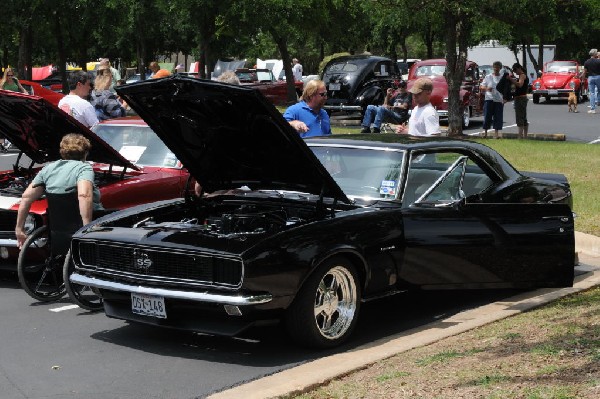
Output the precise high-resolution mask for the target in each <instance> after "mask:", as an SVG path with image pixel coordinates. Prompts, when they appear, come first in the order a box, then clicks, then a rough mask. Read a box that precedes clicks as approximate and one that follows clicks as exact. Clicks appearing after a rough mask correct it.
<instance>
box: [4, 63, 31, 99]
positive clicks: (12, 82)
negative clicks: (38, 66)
mask: <svg viewBox="0 0 600 399" xmlns="http://www.w3.org/2000/svg"><path fill="white" fill-rule="evenodd" d="M0 87H1V88H2V90H10V91H18V92H21V93H25V94H28V93H27V90H25V89H24V88H23V86H21V83H19V81H18V80H17V78H15V73H14V72H13V70H12V68H6V69H5V70H4V76H3V77H2V80H0Z"/></svg>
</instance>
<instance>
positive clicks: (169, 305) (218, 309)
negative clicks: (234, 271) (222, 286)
mask: <svg viewBox="0 0 600 399" xmlns="http://www.w3.org/2000/svg"><path fill="white" fill-rule="evenodd" d="M70 280H71V281H72V282H74V283H77V284H82V285H88V286H91V287H95V288H97V289H98V290H99V292H100V295H101V296H102V299H103V301H104V313H105V314H106V316H108V317H111V318H114V319H120V320H127V321H131V322H136V323H142V324H149V325H154V326H158V327H165V328H175V329H180V330H187V331H196V332H201V333H204V334H212V335H222V336H236V335H239V334H241V333H242V332H243V331H245V330H247V329H249V328H251V327H254V326H259V325H270V324H273V323H276V322H278V320H279V319H280V317H281V310H282V308H281V303H279V302H278V301H277V300H273V301H272V299H273V298H272V296H271V295H270V294H257V295H240V294H215V293H209V292H197V291H196V292H190V291H178V290H175V289H163V288H153V287H144V286H138V285H131V284H123V283H117V282H112V281H107V280H101V279H98V278H94V277H88V276H84V275H81V274H79V273H77V272H76V273H73V274H72V275H71V277H70ZM132 292H133V293H138V294H146V295H158V296H162V297H163V298H164V305H165V313H166V317H165V318H159V317H153V316H148V315H141V314H138V313H134V312H133V311H132V305H131V303H132V302H131V301H132V299H131V293H132ZM271 301H272V302H271ZM270 306H274V307H275V308H276V309H272V308H271V309H269V307H270ZM265 307H266V309H265Z"/></svg>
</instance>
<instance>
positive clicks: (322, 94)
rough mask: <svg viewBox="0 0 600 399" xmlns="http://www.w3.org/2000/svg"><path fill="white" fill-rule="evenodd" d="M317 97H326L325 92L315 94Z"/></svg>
mask: <svg viewBox="0 0 600 399" xmlns="http://www.w3.org/2000/svg"><path fill="white" fill-rule="evenodd" d="M317 94H318V95H320V96H321V97H327V92H326V91H324V92H323V93H317Z"/></svg>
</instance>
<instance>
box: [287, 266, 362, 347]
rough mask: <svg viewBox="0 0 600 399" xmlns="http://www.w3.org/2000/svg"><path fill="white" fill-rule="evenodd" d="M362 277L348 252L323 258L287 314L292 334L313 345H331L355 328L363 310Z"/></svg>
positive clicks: (334, 344) (344, 337) (298, 340)
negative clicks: (345, 255) (347, 256)
mask: <svg viewBox="0 0 600 399" xmlns="http://www.w3.org/2000/svg"><path fill="white" fill-rule="evenodd" d="M360 281H361V280H360V278H359V276H358V272H357V269H356V266H355V265H354V264H353V263H352V262H350V261H349V260H348V259H347V258H346V257H344V256H334V257H331V258H329V259H327V260H326V261H325V262H323V263H322V264H321V265H320V266H319V267H318V268H317V269H316V270H314V271H313V272H312V273H311V275H310V276H309V277H308V279H307V280H306V281H305V282H304V284H303V286H302V288H301V289H300V291H299V292H298V294H297V295H296V298H295V299H294V301H293V302H292V304H291V305H290V307H289V308H288V310H287V312H286V314H285V322H286V327H287V330H288V333H289V334H290V336H291V337H292V338H293V339H294V340H295V341H297V342H298V343H300V344H301V345H304V346H307V347H311V348H331V347H333V346H336V345H340V344H341V343H342V342H344V341H345V340H346V339H347V338H348V337H349V336H350V334H351V333H352V331H353V330H354V327H355V326H356V322H357V320H358V314H359V311H360V297H361V291H360Z"/></svg>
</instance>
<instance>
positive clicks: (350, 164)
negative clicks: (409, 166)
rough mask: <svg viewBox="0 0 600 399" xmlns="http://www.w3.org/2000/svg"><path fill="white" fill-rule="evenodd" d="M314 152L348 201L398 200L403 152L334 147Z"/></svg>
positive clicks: (324, 147) (325, 147)
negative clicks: (358, 199) (356, 199)
mask: <svg viewBox="0 0 600 399" xmlns="http://www.w3.org/2000/svg"><path fill="white" fill-rule="evenodd" d="M311 150H312V151H313V153H314V154H315V155H316V156H317V158H318V159H319V161H321V163H322V164H323V166H324V167H325V169H327V171H328V172H329V174H331V176H332V177H333V179H334V180H335V182H336V183H337V184H338V185H339V186H340V188H341V189H342V191H344V193H345V194H346V195H347V196H348V197H349V198H351V199H355V198H364V199H383V200H393V199H396V195H397V192H398V187H399V183H400V170H401V166H402V160H403V159H404V152H403V151H395V150H389V149H381V148H353V147H334V146H311Z"/></svg>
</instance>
